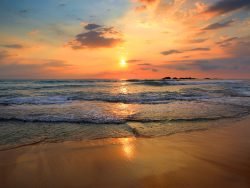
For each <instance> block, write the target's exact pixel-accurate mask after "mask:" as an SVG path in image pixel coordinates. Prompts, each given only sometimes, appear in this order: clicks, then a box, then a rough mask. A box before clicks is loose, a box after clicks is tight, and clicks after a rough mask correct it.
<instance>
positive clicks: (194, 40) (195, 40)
mask: <svg viewBox="0 0 250 188" xmlns="http://www.w3.org/2000/svg"><path fill="white" fill-rule="evenodd" d="M205 41H207V39H206V38H199V39H193V40H190V41H189V42H190V43H202V42H205Z"/></svg>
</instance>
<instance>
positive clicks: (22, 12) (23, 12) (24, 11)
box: [19, 9, 28, 14]
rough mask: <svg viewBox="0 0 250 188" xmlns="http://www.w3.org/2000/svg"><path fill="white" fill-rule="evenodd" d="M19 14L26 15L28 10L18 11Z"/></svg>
mask: <svg viewBox="0 0 250 188" xmlns="http://www.w3.org/2000/svg"><path fill="white" fill-rule="evenodd" d="M19 12H20V13H21V14H26V13H27V12H28V10H26V9H23V10H20V11H19Z"/></svg>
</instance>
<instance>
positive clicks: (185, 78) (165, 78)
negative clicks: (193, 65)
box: [162, 76, 196, 80]
mask: <svg viewBox="0 0 250 188" xmlns="http://www.w3.org/2000/svg"><path fill="white" fill-rule="evenodd" d="M194 79H196V78H193V77H180V78H177V77H173V78H171V77H169V76H167V77H164V78H162V80H194Z"/></svg>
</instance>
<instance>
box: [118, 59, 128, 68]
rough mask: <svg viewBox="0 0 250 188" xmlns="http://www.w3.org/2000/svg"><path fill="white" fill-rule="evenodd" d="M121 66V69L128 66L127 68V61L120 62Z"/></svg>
mask: <svg viewBox="0 0 250 188" xmlns="http://www.w3.org/2000/svg"><path fill="white" fill-rule="evenodd" d="M120 66H121V67H126V66H127V62H126V60H125V59H121V61H120Z"/></svg>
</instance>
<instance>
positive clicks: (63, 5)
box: [59, 3, 67, 7]
mask: <svg viewBox="0 0 250 188" xmlns="http://www.w3.org/2000/svg"><path fill="white" fill-rule="evenodd" d="M66 5H67V4H66V3H60V4H59V7H65V6H66Z"/></svg>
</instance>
